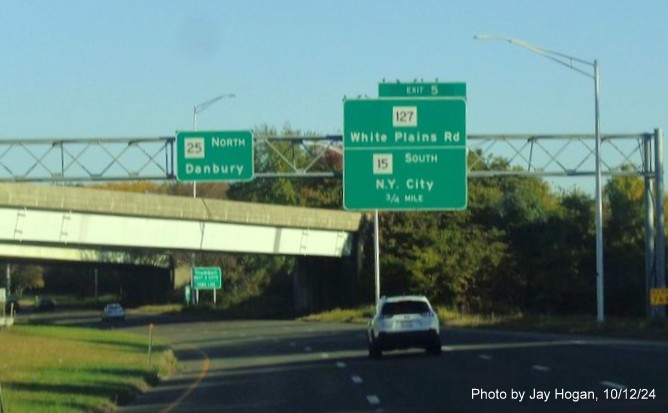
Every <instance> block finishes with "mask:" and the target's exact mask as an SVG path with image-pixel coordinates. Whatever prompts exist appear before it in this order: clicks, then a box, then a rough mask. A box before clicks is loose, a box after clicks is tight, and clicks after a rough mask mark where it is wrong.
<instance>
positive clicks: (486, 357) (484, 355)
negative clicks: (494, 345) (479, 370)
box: [478, 354, 493, 361]
mask: <svg viewBox="0 0 668 413" xmlns="http://www.w3.org/2000/svg"><path fill="white" fill-rule="evenodd" d="M478 358H479V359H483V360H485V361H490V360H491V359H492V358H493V357H492V356H490V355H489V354H481V355H479V356H478Z"/></svg>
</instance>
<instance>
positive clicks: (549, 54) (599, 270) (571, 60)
mask: <svg viewBox="0 0 668 413" xmlns="http://www.w3.org/2000/svg"><path fill="white" fill-rule="evenodd" d="M473 38H474V39H475V40H500V41H504V42H508V43H510V44H514V45H515V46H519V47H522V48H524V49H527V50H529V51H531V52H533V53H536V54H538V55H541V56H543V57H545V58H547V59H550V60H552V61H553V62H555V63H558V64H560V65H562V66H566V67H567V68H569V69H572V70H575V71H576V72H578V73H580V74H582V75H585V76H587V77H588V78H591V79H593V80H594V105H595V109H594V118H595V134H596V144H595V149H594V155H595V158H596V208H595V215H596V217H595V219H596V320H597V321H598V322H599V323H602V322H604V321H605V306H604V287H603V285H604V284H603V280H604V276H603V198H602V188H601V121H600V113H599V90H600V89H599V71H598V61H597V60H594V61H593V62H590V61H587V60H583V59H578V58H577V57H573V56H569V55H566V54H563V53H559V52H555V51H553V50H548V49H544V48H542V47H539V46H536V45H533V44H529V43H527V42H525V41H522V40H519V39H513V38H510V37H501V36H489V35H476V36H473ZM576 64H580V65H585V66H589V67H591V68H592V70H593V73H590V72H589V71H587V70H583V69H581V68H579V67H576V66H575V65H576Z"/></svg>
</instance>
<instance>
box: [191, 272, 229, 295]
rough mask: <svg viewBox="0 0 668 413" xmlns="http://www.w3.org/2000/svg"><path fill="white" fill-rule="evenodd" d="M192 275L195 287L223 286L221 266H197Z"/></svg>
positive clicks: (215, 288) (213, 288)
mask: <svg viewBox="0 0 668 413" xmlns="http://www.w3.org/2000/svg"><path fill="white" fill-rule="evenodd" d="M192 276H193V288H194V289H196V290H220V289H221V288H222V286H223V272H222V271H221V269H220V267H195V268H193V269H192Z"/></svg>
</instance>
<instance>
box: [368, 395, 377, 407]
mask: <svg viewBox="0 0 668 413" xmlns="http://www.w3.org/2000/svg"><path fill="white" fill-rule="evenodd" d="M366 400H367V401H368V402H369V404H373V405H376V404H380V399H379V398H378V396H376V395H375V394H370V395H368V396H366Z"/></svg>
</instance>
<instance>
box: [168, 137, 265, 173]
mask: <svg viewBox="0 0 668 413" xmlns="http://www.w3.org/2000/svg"><path fill="white" fill-rule="evenodd" d="M254 157H255V155H254V151H253V133H252V132H250V131H179V132H177V133H176V163H177V165H176V178H177V179H178V180H179V181H250V180H252V179H253V175H254V168H255V162H254Z"/></svg>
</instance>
